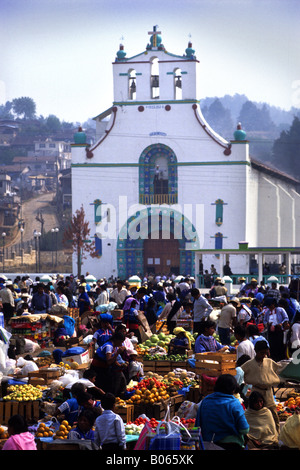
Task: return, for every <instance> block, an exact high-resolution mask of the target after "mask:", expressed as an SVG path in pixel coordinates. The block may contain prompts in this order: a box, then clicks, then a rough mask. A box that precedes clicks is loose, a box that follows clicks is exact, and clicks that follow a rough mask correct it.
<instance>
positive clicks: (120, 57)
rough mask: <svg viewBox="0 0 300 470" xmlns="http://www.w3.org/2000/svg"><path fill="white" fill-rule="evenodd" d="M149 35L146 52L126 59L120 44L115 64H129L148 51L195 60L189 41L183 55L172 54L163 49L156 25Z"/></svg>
mask: <svg viewBox="0 0 300 470" xmlns="http://www.w3.org/2000/svg"><path fill="white" fill-rule="evenodd" d="M148 34H150V35H151V37H150V43H148V44H147V46H146V50H145V51H143V52H140V53H139V54H136V55H134V56H132V57H129V58H126V52H125V51H124V45H123V44H120V49H119V50H118V52H117V54H116V63H118V62H121V63H122V62H130V61H132V60H133V59H136V58H137V57H140V56H144V55H145V54H147V53H148V51H162V52H164V53H165V54H166V55H168V56H170V57H174V58H176V59H181V60H196V56H195V50H194V49H193V47H192V43H191V42H190V41H189V43H188V47H187V48H186V49H185V54H184V55H178V54H172V53H171V52H168V51H167V50H166V49H165V46H164V45H163V43H162V37H161V32H160V31H158V30H157V25H155V26H153V31H150V32H148Z"/></svg>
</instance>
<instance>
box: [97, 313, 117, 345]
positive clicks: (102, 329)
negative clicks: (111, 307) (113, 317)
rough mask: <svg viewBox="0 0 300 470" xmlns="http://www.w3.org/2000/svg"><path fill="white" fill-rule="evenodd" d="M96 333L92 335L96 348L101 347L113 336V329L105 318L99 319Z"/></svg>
mask: <svg viewBox="0 0 300 470" xmlns="http://www.w3.org/2000/svg"><path fill="white" fill-rule="evenodd" d="M96 328H97V329H96V331H95V333H94V334H93V343H94V344H95V345H96V347H99V346H102V345H103V344H104V343H106V342H107V341H109V339H110V338H111V337H112V335H113V332H114V330H113V327H112V325H111V323H110V322H109V321H108V320H107V319H106V318H104V319H103V318H101V315H100V317H99V320H98V323H97V327H96Z"/></svg>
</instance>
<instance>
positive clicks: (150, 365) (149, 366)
mask: <svg viewBox="0 0 300 470" xmlns="http://www.w3.org/2000/svg"><path fill="white" fill-rule="evenodd" d="M143 369H144V372H156V361H143Z"/></svg>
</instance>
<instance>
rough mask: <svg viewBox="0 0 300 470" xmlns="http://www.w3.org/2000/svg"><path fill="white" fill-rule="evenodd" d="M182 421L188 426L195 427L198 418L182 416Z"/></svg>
mask: <svg viewBox="0 0 300 470" xmlns="http://www.w3.org/2000/svg"><path fill="white" fill-rule="evenodd" d="M180 421H181V423H182V424H183V425H184V426H185V427H187V428H193V427H194V426H195V422H196V419H195V418H188V419H185V418H180Z"/></svg>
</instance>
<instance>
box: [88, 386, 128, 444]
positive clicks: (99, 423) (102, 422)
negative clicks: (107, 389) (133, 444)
mask: <svg viewBox="0 0 300 470" xmlns="http://www.w3.org/2000/svg"><path fill="white" fill-rule="evenodd" d="M115 402H116V398H115V396H114V395H113V394H112V393H106V394H105V395H104V397H103V398H102V401H101V406H102V409H103V410H104V411H103V412H102V415H101V416H98V418H97V419H96V423H95V444H96V445H98V446H99V447H101V449H102V450H121V451H122V450H125V449H126V435H125V426H124V423H123V420H122V418H121V416H120V415H118V414H116V413H115V412H114V411H113V410H114V406H115Z"/></svg>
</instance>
